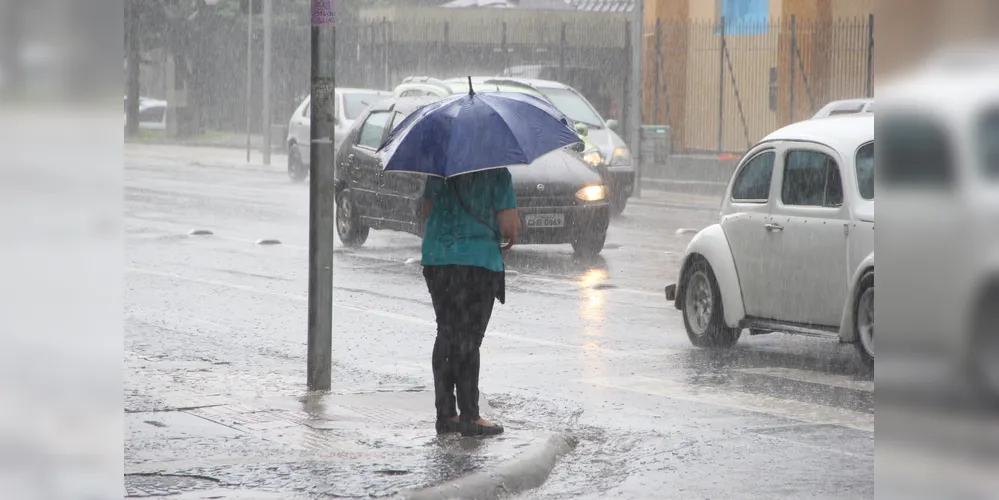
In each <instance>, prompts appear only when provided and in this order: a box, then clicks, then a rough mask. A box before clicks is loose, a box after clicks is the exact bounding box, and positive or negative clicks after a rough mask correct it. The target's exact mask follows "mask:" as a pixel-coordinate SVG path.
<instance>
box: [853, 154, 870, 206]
mask: <svg viewBox="0 0 999 500" xmlns="http://www.w3.org/2000/svg"><path fill="white" fill-rule="evenodd" d="M856 164H857V187H858V188H859V189H860V196H861V197H862V198H864V199H865V200H873V199H874V143H873V142H869V143H867V144H864V145H863V146H860V149H858V150H857V158H856Z"/></svg>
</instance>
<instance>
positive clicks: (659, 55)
mask: <svg viewBox="0 0 999 500" xmlns="http://www.w3.org/2000/svg"><path fill="white" fill-rule="evenodd" d="M662 43H663V41H662V24H661V23H660V22H659V19H656V74H655V78H654V81H655V83H654V84H653V85H654V87H652V95H653V98H654V101H653V102H652V116H653V117H654V118H653V119H652V124H653V125H661V124H662V123H663V122H662V121H661V120H659V74H660V73H661V72H662V71H661V70H662V63H663V51H662Z"/></svg>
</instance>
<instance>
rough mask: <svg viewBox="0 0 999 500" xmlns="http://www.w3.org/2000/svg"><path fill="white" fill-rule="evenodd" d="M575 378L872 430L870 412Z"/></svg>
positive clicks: (644, 380) (645, 382)
mask: <svg viewBox="0 0 999 500" xmlns="http://www.w3.org/2000/svg"><path fill="white" fill-rule="evenodd" d="M577 381H578V382H582V383H586V384H592V385H597V386H602V387H607V388H610V389H617V390H621V391H630V392H637V393H642V394H649V395H654V396H664V397H668V398H670V399H678V400H682V401H690V402H695V403H704V404H711V405H715V406H721V407H726V408H732V409H736V410H743V411H749V412H753V413H762V414H766V415H773V416H778V417H783V418H788V419H791V420H797V421H800V422H807V423H810V424H816V425H838V426H840V427H847V428H851V429H856V430H860V431H865V432H874V414H873V413H863V412H857V411H852V410H846V409H843V408H835V407H832V406H825V405H819V404H815V403H806V402H803V401H795V400H789V399H780V398H775V397H773V396H766V395H763V394H750V393H745V392H738V391H730V390H725V389H721V388H717V387H708V386H691V385H689V384H684V383H680V382H677V381H674V380H668V379H661V378H652V377H642V376H634V377H621V378H584V379H577Z"/></svg>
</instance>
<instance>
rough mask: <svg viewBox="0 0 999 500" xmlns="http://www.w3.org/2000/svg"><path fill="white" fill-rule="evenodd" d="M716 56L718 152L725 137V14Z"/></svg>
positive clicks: (722, 145) (720, 150)
mask: <svg viewBox="0 0 999 500" xmlns="http://www.w3.org/2000/svg"><path fill="white" fill-rule="evenodd" d="M718 52H719V54H718V55H719V57H718V153H719V154H720V153H721V152H722V150H723V149H724V143H723V141H724V139H725V16H722V18H721V50H719V51H718Z"/></svg>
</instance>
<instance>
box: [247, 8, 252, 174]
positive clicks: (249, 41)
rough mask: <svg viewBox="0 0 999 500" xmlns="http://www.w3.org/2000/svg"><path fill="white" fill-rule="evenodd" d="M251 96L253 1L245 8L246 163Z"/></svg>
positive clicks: (248, 147)
mask: <svg viewBox="0 0 999 500" xmlns="http://www.w3.org/2000/svg"><path fill="white" fill-rule="evenodd" d="M252 98H253V2H252V1H251V2H248V5H247V9H246V163H250V125H251V123H252V121H253V119H252V116H253V115H252V114H251V113H250V110H251V109H252V108H253V106H252V105H251V102H252Z"/></svg>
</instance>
